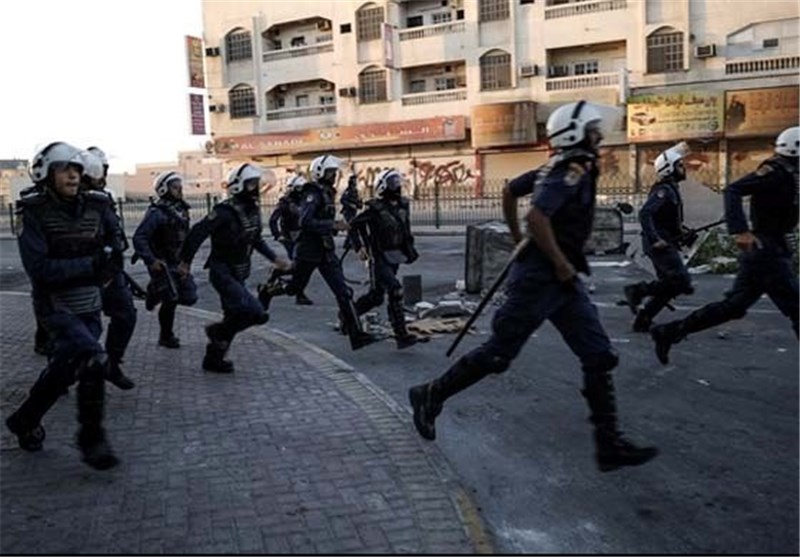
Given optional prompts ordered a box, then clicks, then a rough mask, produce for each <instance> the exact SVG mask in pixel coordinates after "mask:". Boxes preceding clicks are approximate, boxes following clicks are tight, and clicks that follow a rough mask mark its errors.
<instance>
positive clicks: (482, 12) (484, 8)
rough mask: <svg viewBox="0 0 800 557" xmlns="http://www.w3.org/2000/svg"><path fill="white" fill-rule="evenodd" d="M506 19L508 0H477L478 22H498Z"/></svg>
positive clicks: (507, 15)
mask: <svg viewBox="0 0 800 557" xmlns="http://www.w3.org/2000/svg"><path fill="white" fill-rule="evenodd" d="M508 17H509V12H508V0H478V21H481V22H484V21H500V20H503V19H508Z"/></svg>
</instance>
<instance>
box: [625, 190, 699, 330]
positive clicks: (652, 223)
mask: <svg viewBox="0 0 800 557" xmlns="http://www.w3.org/2000/svg"><path fill="white" fill-rule="evenodd" d="M639 222H640V223H641V225H642V249H643V250H644V253H645V255H647V257H649V258H650V261H652V262H653V267H654V268H655V271H656V276H657V278H658V280H655V281H652V282H640V283H637V284H634V285H629V286H627V287H626V288H625V295H626V298H628V304H629V305H630V308H631V311H632V312H633V313H634V314H635V315H636V320H635V321H634V324H633V328H634V330H635V331H638V332H646V331H648V330H649V329H650V324H651V323H652V320H653V318H654V317H655V316H656V315H658V312H660V311H661V310H662V309H664V308H665V307H666V306H667V304H669V302H670V300H672V299H673V298H675V297H676V296H679V295H680V294H691V293H692V292H694V288H692V279H691V277H690V276H689V271H687V270H686V265H685V264H684V263H683V258H682V257H681V251H680V248H681V244H680V242H681V239H682V236H683V233H684V227H683V201H682V199H681V192H680V187H679V185H678V183H677V182H676V181H674V180H670V179H665V180H662V181H660V182H656V183H655V184H654V185H653V187H652V188H651V189H650V194H649V195H648V197H647V201H646V202H645V204H644V205H643V206H642V208H641V210H640V211H639ZM660 241H664V242H666V244H667V245H666V246H665V247H662V248H654V247H653V246H654V245H655V244H657V243H658V242H660ZM646 297H651V298H650V300H648V301H647V303H646V304H645V305H644V307H643V308H641V309H640V310H638V311H637V309H638V305H639V303H640V302H641V300H642V299H644V298H646Z"/></svg>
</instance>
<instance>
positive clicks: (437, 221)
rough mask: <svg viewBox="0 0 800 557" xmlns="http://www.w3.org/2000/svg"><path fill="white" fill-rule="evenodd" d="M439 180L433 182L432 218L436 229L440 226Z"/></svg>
mask: <svg viewBox="0 0 800 557" xmlns="http://www.w3.org/2000/svg"><path fill="white" fill-rule="evenodd" d="M439 209H440V207H439V178H438V177H437V178H434V180H433V217H434V222H435V224H436V229H437V230H438V229H439V226H440V225H441V215H440V214H439Z"/></svg>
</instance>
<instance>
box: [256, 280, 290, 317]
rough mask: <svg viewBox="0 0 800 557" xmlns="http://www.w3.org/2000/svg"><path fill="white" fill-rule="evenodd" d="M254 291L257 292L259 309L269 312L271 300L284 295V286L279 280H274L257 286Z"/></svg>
mask: <svg viewBox="0 0 800 557" xmlns="http://www.w3.org/2000/svg"><path fill="white" fill-rule="evenodd" d="M256 290H257V291H258V301H259V302H261V307H263V308H264V311H269V305H270V303H272V298H274V297H275V296H281V295H283V294H286V285H285V284H284V282H283V281H282V280H281V279H279V278H276V279H274V280H271V281H269V282H267V283H266V284H259V285H258V287H257V288H256Z"/></svg>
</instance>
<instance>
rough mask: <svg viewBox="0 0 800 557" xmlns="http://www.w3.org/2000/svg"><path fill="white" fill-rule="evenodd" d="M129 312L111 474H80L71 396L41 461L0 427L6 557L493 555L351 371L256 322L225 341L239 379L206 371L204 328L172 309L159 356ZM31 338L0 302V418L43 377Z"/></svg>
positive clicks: (429, 456) (1, 540)
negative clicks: (170, 328) (170, 338)
mask: <svg viewBox="0 0 800 557" xmlns="http://www.w3.org/2000/svg"><path fill="white" fill-rule="evenodd" d="M138 311H139V313H138V315H139V322H138V324H137V328H136V332H135V336H134V339H133V342H132V343H131V346H130V348H129V350H128V354H127V355H126V361H125V364H124V366H123V367H124V369H125V372H126V373H127V374H128V375H129V376H130V377H131V378H132V379H134V380H135V381H136V382H137V387H136V388H135V389H134V390H132V391H119V390H117V389H116V388H115V387H113V386H112V385H110V384H108V383H107V384H106V387H107V390H106V392H107V395H108V396H107V406H106V418H107V419H106V427H107V430H108V433H109V438H110V441H111V443H112V446H113V447H114V449H115V451H116V453H117V456H119V457H120V459H121V460H122V463H121V465H120V466H119V467H117V468H115V469H113V470H110V471H106V472H98V471H94V470H92V469H91V468H89V467H87V466H86V465H85V464H83V463H82V462H81V461H80V456H79V452H78V450H77V449H76V447H75V446H74V434H75V431H76V429H77V422H76V418H75V413H76V409H75V394H74V389H72V390H71V392H70V394H69V395H67V396H66V397H63V398H62V399H61V400H59V402H58V403H56V405H55V406H54V407H53V408H52V410H51V411H50V412H49V413H48V415H47V416H45V419H44V421H43V424H44V425H45V427H46V429H47V439H46V441H45V448H44V450H43V451H41V452H39V453H34V454H31V453H26V452H24V451H23V450H21V449H20V448H19V447H18V446H17V443H16V439H15V437H14V436H13V435H12V434H10V433H9V432H8V431H7V430H6V429H5V427H3V428H2V435H0V551H1V552H2V553H3V554H16V553H28V554H30V553H38V554H64V553H102V554H114V553H126V554H130V553H147V554H150V553H214V554H219V553H303V554H307V553H434V554H437V553H438V554H441V553H473V552H483V551H487V550H491V548H489V547H488V545H487V543H488V542H487V541H486V540H485V538H484V537H483V534H482V529H481V528H480V524H478V523H477V522H478V521H477V520H474V519H471V518H470V517H472V516H475V513H474V508H471V507H469V504H468V503H467V504H466V506H465V503H464V501H468V498H467V497H465V492H464V490H463V489H462V488H461V487H460V486H459V484H458V482H457V481H455V480H454V478H453V477H452V474H451V472H450V470H449V468H448V467H447V465H446V463H445V461H444V459H443V457H442V455H441V453H440V452H439V451H438V449H437V448H436V447H435V445H430V444H427V445H426V444H423V442H422V441H421V440H420V439H419V438H418V436H417V434H416V432H415V431H414V429H413V425H412V424H411V420H410V414H409V412H408V410H407V409H405V408H402V407H399V406H398V405H397V404H396V403H394V402H393V401H392V400H391V399H389V397H388V396H386V395H385V394H384V393H382V392H381V391H380V390H379V389H378V388H377V387H375V386H374V385H373V384H371V383H370V382H369V380H367V379H366V378H365V377H364V376H363V375H361V374H360V373H358V371H357V370H352V369H351V368H349V367H348V366H347V364H345V363H344V362H341V361H339V360H336V359H335V358H333V357H332V356H330V355H328V354H327V353H324V352H322V351H321V350H320V349H318V348H316V347H313V346H311V345H308V344H306V343H304V342H302V341H299V340H297V339H294V338H292V337H290V336H288V335H285V334H283V333H281V332H280V331H276V330H274V329H270V328H269V325H273V324H272V323H270V324H269V325H268V326H267V327H257V328H253V329H251V330H250V331H247V332H245V333H243V334H241V335H240V336H239V337H238V338H237V339H236V340H235V341H234V344H233V347H232V348H231V353H230V356H231V358H232V360H233V361H234V363H235V365H236V370H237V371H236V373H234V374H233V375H217V374H209V373H205V372H203V371H202V370H201V368H200V362H201V360H202V357H203V352H204V347H205V335H204V332H203V326H204V325H205V324H206V323H207V322H208V321H209V320H211V319H216V316H214V314H211V313H208V312H203V311H200V310H192V309H188V310H186V309H183V308H182V309H181V310H179V313H178V317H177V320H176V333H177V335H178V336H179V337H180V339H181V343H182V345H183V347H182V348H181V349H180V350H168V349H165V348H160V347H158V346H157V339H158V324H157V319H156V316H155V314H154V313H149V312H147V311H145V310H144V308H143V307H141V306H138ZM275 326H276V327H279V324H275ZM33 330H34V322H33V316H32V313H31V304H30V298H29V296H28V295H27V294H19V293H9V292H4V293H0V343H1V346H2V360H0V362H1V363H2V373H0V398H1V400H0V406H1V407H2V417H3V419H5V418H6V417H7V416H8V415H9V414H10V413H11V412H12V411H13V410H14V409H15V408H16V407H17V406H18V405H19V403H20V402H21V401H22V400H23V399H24V397H25V395H26V393H27V390H28V389H29V388H30V386H31V384H32V382H33V380H34V378H35V377H36V374H37V373H38V372H39V371H40V370H41V368H42V367H43V366H44V363H45V361H44V358H42V357H41V356H37V355H36V354H34V352H33V346H32V343H33Z"/></svg>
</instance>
